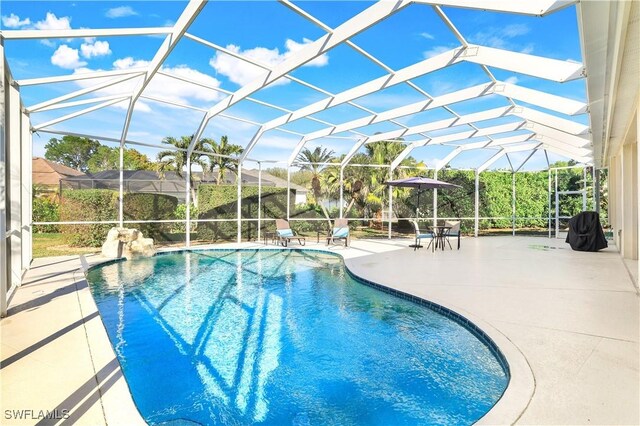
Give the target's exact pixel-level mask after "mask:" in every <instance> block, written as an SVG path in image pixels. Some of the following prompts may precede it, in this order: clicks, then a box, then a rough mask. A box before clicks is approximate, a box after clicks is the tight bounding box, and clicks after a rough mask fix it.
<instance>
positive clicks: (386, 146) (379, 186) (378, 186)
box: [365, 140, 424, 215]
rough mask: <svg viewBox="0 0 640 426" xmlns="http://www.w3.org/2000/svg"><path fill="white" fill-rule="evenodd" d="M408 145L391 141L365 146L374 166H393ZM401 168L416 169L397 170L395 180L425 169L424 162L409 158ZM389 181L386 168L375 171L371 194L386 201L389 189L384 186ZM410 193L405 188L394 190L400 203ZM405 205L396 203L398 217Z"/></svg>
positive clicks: (395, 208)
mask: <svg viewBox="0 0 640 426" xmlns="http://www.w3.org/2000/svg"><path fill="white" fill-rule="evenodd" d="M406 146H407V145H406V144H405V143H404V142H403V141H402V140H389V141H380V142H374V143H371V144H368V145H365V149H366V150H367V155H368V156H369V157H370V158H371V163H372V164H391V162H393V160H395V159H396V158H397V157H398V155H400V153H401V152H402V151H403V150H404V149H405V148H406ZM400 165H401V166H410V167H415V168H416V169H396V170H395V176H394V177H395V178H400V179H401V178H404V177H407V176H408V175H409V174H415V173H416V171H417V168H419V167H424V163H423V162H418V161H416V159H415V158H413V157H411V156H409V157H407V158H405V159H404V160H402V162H401V163H400ZM387 179H389V175H388V170H387V169H384V168H379V169H374V170H373V171H372V173H371V178H370V192H371V193H373V194H375V195H376V196H378V197H379V198H380V199H383V200H384V199H385V198H386V197H385V192H386V190H387V187H386V186H385V185H384V182H386V181H387ZM409 193H410V192H409V191H407V190H406V189H405V188H398V187H394V188H393V198H394V199H396V200H398V201H400V200H404V199H406V197H407V196H408V194H409ZM403 204H404V203H394V210H396V211H395V214H396V215H400V212H399V211H397V209H398V208H399V207H400V206H401V205H403Z"/></svg>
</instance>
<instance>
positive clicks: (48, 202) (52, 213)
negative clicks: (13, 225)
mask: <svg viewBox="0 0 640 426" xmlns="http://www.w3.org/2000/svg"><path fill="white" fill-rule="evenodd" d="M32 208H33V210H32V211H33V221H34V222H59V221H60V206H59V204H58V202H57V201H56V200H55V199H51V198H49V197H37V198H34V199H33V207H32ZM33 232H34V233H36V234H37V233H48V232H60V227H59V226H58V225H34V227H33Z"/></svg>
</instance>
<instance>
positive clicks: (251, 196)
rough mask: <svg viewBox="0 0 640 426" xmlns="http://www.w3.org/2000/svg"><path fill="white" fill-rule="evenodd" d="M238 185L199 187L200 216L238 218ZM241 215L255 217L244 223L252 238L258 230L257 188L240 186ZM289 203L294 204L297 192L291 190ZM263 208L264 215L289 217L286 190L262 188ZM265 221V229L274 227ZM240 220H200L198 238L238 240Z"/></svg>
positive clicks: (247, 236) (246, 237)
mask: <svg viewBox="0 0 640 426" xmlns="http://www.w3.org/2000/svg"><path fill="white" fill-rule="evenodd" d="M237 191H238V188H237V186H235V185H208V184H202V185H200V186H199V187H198V210H199V212H198V219H236V215H237V208H238V203H237V200H238V192H237ZM241 196H242V205H241V207H242V211H241V217H242V218H246V219H254V220H252V221H245V222H242V234H243V236H244V238H245V239H247V240H250V239H252V238H256V237H257V231H258V229H257V228H258V222H257V220H256V219H257V218H258V187H257V186H243V187H242V189H241ZM289 199H290V201H289V202H290V203H291V204H290V205H291V206H292V207H293V206H294V204H295V191H293V190H292V191H291V192H290V193H289ZM261 209H262V217H263V218H280V219H281V218H285V217H286V216H287V189H286V188H275V187H263V188H262V200H261ZM270 222H271V221H269V222H264V223H263V224H262V228H263V229H265V228H267V227H273V225H271V224H270ZM236 233H237V222H235V221H233V222H201V223H199V224H198V238H199V239H202V240H207V241H216V240H223V241H230V240H235V239H236Z"/></svg>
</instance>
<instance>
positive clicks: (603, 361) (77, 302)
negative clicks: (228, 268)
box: [0, 237, 640, 425]
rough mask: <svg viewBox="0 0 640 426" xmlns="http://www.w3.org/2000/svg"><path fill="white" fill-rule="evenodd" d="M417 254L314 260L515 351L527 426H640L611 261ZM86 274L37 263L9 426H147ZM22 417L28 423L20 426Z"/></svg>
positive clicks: (628, 301)
mask: <svg viewBox="0 0 640 426" xmlns="http://www.w3.org/2000/svg"><path fill="white" fill-rule="evenodd" d="M410 243H411V242H410V241H409V240H391V241H389V240H354V241H353V242H352V247H350V248H344V247H340V248H339V247H329V248H327V247H326V246H325V245H324V244H319V245H317V246H316V245H313V244H310V245H309V246H310V247H307V248H314V247H317V248H319V249H322V250H329V251H332V252H335V253H339V254H341V255H342V256H344V258H345V263H346V265H347V266H348V267H349V268H350V269H351V270H352V271H353V272H354V273H356V274H357V275H360V276H362V277H364V278H367V279H370V280H373V281H375V282H378V283H379V284H383V285H387V286H390V287H394V288H397V289H399V290H402V291H405V292H409V293H411V294H415V295H417V296H419V297H424V298H426V299H428V300H433V301H435V302H437V303H440V304H443V305H445V306H447V307H449V308H451V309H453V310H456V311H458V312H459V313H462V314H463V315H465V314H468V315H469V316H470V317H471V318H475V319H478V320H479V321H480V322H482V323H484V324H487V325H488V326H490V327H492V328H493V329H494V332H497V333H498V334H500V335H502V336H504V338H505V339H506V340H509V341H510V342H511V343H510V344H512V345H515V347H517V348H518V350H519V351H521V352H522V354H524V357H525V358H526V362H527V363H528V365H530V368H531V370H532V372H533V375H534V376H535V386H536V387H535V393H534V394H533V397H532V398H531V399H530V401H528V405H523V406H522V407H516V408H517V409H518V410H520V411H522V410H524V409H525V407H526V410H525V411H524V413H522V415H521V417H520V418H519V420H518V423H523V424H542V423H545V424H588V423H591V424H640V403H639V402H638V401H640V395H639V394H640V389H639V386H638V384H639V383H640V377H639V370H640V368H639V365H638V364H639V361H638V359H639V354H638V343H639V340H640V339H639V336H638V334H639V331H638V324H639V313H638V305H639V304H638V300H639V299H638V294H637V292H636V289H635V287H634V285H633V283H632V281H631V279H630V277H629V275H628V273H627V271H626V269H625V267H624V264H623V262H622V260H621V258H620V256H619V254H618V253H617V252H615V249H611V248H610V249H608V250H605V251H602V252H600V253H579V252H573V251H571V250H563V249H562V248H566V247H565V245H564V243H563V242H561V241H558V240H553V239H547V238H541V237H493V238H477V239H474V238H464V239H463V241H462V247H461V249H460V250H459V251H458V250H448V249H447V250H445V251H437V252H435V253H434V252H431V251H428V250H424V249H423V250H417V251H413V249H410V248H408V244H410ZM532 245H533V246H541V245H544V246H547V247H545V249H544V250H541V249H539V247H538V248H536V247H532ZM217 247H221V246H217ZM222 247H229V248H234V247H238V245H234V244H228V245H224V246H222ZM239 247H243V248H262V247H264V245H262V244H249V243H244V244H241V245H240V246H239ZM269 248H274V246H269ZM87 260H88V261H89V263H92V264H95V263H97V262H100V261H101V260H102V259H101V258H100V257H99V256H95V255H93V256H88V257H87ZM80 268H81V263H80V260H79V257H78V256H65V257H55V258H41V259H36V260H34V263H33V265H32V269H31V270H30V271H29V272H28V273H27V274H26V276H25V285H23V286H22V287H20V288H19V289H18V290H17V291H16V293H15V295H14V297H13V300H11V303H10V306H9V316H7V317H6V318H3V319H2V320H1V321H0V333H1V337H2V341H1V351H0V355H1V358H2V365H1V367H2V368H1V369H0V376H1V382H2V383H1V392H2V401H1V404H2V407H0V409H1V411H2V413H3V416H5V417H6V413H7V412H6V410H10V412H9V413H10V415H11V417H12V418H10V419H7V418H5V419H4V420H3V422H2V423H3V425H4V424H9V425H11V424H36V423H38V422H39V421H41V424H44V423H53V422H52V421H50V420H43V419H41V418H35V419H34V418H31V417H34V416H37V415H38V414H39V413H38V412H39V411H40V410H44V414H46V411H47V410H48V411H49V412H53V414H56V412H55V410H58V412H57V414H60V413H62V410H70V411H69V414H70V416H69V418H68V419H60V420H59V421H57V423H60V422H63V423H62V424H69V423H75V424H91V425H97V424H111V425H121V424H126V425H133V424H144V422H143V420H142V418H141V417H140V415H139V413H138V411H137V409H136V407H135V405H134V404H133V401H132V399H131V396H130V393H129V389H128V386H127V383H126V381H125V380H124V377H123V376H122V372H121V370H120V366H119V364H118V363H117V360H116V358H115V354H114V352H113V348H112V347H111V344H110V342H109V340H108V337H107V334H106V331H105V329H104V326H103V324H102V321H101V319H100V318H99V316H98V314H97V310H96V307H95V303H94V302H93V298H92V297H91V294H90V292H89V289H88V288H87V284H86V281H85V280H84V276H83V274H82V272H81V270H80ZM505 402H508V401H505ZM11 410H14V411H11ZM25 410H32V411H33V414H32V415H31V416H30V417H29V418H26V419H25V418H23V419H22V420H20V419H17V418H16V417H17V416H18V414H20V412H22V416H23V417H24V416H25V415H26V412H25ZM494 420H496V419H494ZM496 422H500V421H499V419H498V420H496Z"/></svg>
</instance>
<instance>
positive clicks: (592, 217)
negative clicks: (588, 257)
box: [566, 212, 608, 251]
mask: <svg viewBox="0 0 640 426" xmlns="http://www.w3.org/2000/svg"><path fill="white" fill-rule="evenodd" d="M566 242H567V243H569V244H570V245H571V248H572V249H574V250H577V251H598V250H601V249H603V248H607V246H608V244H607V239H606V238H605V236H604V231H603V230H602V225H600V215H599V214H598V213H596V212H582V213H578V214H577V215H575V216H574V217H572V218H571V219H569V234H568V235H567V239H566Z"/></svg>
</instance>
